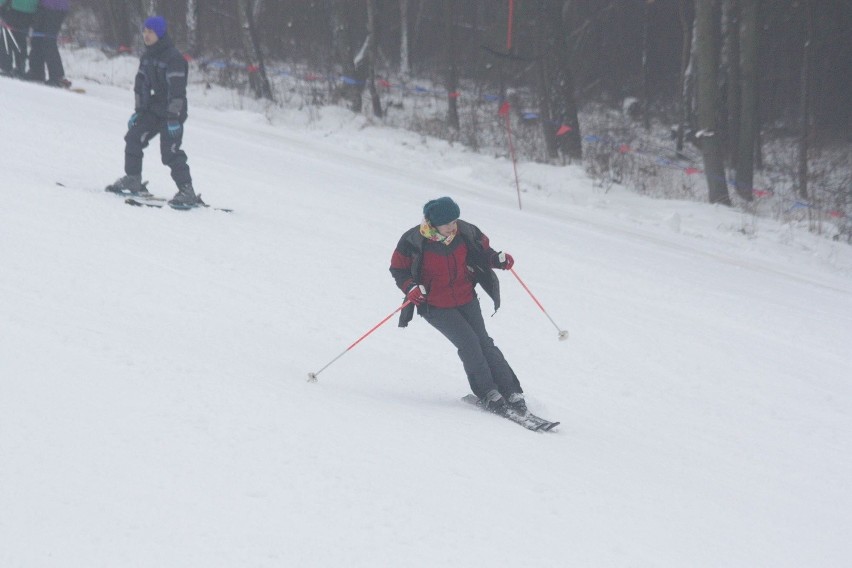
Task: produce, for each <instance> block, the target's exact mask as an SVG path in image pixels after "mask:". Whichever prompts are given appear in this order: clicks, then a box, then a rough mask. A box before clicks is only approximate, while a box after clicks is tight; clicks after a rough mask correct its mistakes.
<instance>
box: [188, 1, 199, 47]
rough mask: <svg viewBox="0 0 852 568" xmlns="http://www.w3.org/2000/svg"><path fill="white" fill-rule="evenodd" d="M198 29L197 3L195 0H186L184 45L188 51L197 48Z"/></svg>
mask: <svg viewBox="0 0 852 568" xmlns="http://www.w3.org/2000/svg"><path fill="white" fill-rule="evenodd" d="M197 30H198V4H197V3H196V0H186V47H187V51H189V53H192V54H195V53H196V52H197V50H198V44H197V43H196V32H197Z"/></svg>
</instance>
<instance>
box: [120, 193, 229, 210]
mask: <svg viewBox="0 0 852 568" xmlns="http://www.w3.org/2000/svg"><path fill="white" fill-rule="evenodd" d="M116 195H118V196H122V197H124V198H125V199H124V202H125V203H127V204H128V205H133V206H134V207H154V208H156V209H161V208H163V207H164V206H166V205H168V206H169V207H171V208H172V209H177V210H178V211H189V210H190V209H196V208H198V207H206V208H208V209H212V210H213V211H224V212H225V213H232V212H233V211H234V210H233V209H226V208H224V207H211V206H210V205H207V204H206V203H204V202H203V201H201V196H200V195H199V196H198V203H193V204H191V205H187V204H182V203H172V202H171V201H169V200H167V199H166V198H165V197H158V196H156V195H133V194H131V193H116Z"/></svg>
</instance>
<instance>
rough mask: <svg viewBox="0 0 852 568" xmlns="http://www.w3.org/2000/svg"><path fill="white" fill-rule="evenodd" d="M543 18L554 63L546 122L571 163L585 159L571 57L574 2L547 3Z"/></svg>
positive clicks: (548, 91)
mask: <svg viewBox="0 0 852 568" xmlns="http://www.w3.org/2000/svg"><path fill="white" fill-rule="evenodd" d="M543 4H544V6H543V8H542V9H543V10H544V12H543V17H544V24H545V29H546V30H547V33H546V35H545V38H544V42H545V50H544V51H545V52H546V53H547V54H548V55H549V58H548V60H549V61H550V62H551V65H552V68H551V65H548V67H547V77H546V81H547V83H548V84H547V87H546V89H545V91H546V93H547V96H548V97H549V100H550V102H549V108H550V111H551V113H552V114H551V123H550V124H549V125H546V127H548V128H552V129H553V130H554V136H555V138H556V147H557V148H558V149H559V151H560V152H561V153H562V155H563V156H567V157H568V160H569V162H570V161H574V160H577V161H579V160H582V159H583V145H582V142H581V137H580V119H579V118H578V117H577V101H576V98H575V94H574V74H573V72H572V70H571V56H570V50H569V47H568V36H569V34H570V33H571V31H572V29H573V25H574V22H573V21H572V20H571V18H570V13H571V4H572V3H571V2H570V1H564V2H559V1H552V2H543Z"/></svg>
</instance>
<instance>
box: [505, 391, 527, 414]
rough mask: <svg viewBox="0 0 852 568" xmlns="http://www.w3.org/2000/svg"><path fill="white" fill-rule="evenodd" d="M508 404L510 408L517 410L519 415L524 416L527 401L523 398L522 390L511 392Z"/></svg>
mask: <svg viewBox="0 0 852 568" xmlns="http://www.w3.org/2000/svg"><path fill="white" fill-rule="evenodd" d="M508 406H509V409H510V410H513V411H515V412H517V413H518V414H520V415H521V416H526V414H527V403H526V401H525V400H524V393H522V392H513V393H512V394H510V395H509V399H508Z"/></svg>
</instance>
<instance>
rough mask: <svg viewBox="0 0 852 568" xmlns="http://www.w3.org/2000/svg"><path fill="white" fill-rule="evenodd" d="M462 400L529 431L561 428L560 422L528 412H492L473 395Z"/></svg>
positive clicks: (510, 410)
mask: <svg viewBox="0 0 852 568" xmlns="http://www.w3.org/2000/svg"><path fill="white" fill-rule="evenodd" d="M462 400H463V401H465V402H467V403H468V404H472V405H474V406H476V407H478V408H479V409H480V410H482V411H483V412H491V413H492V414H496V415H497V416H502V417H503V418H506V419H508V420H511V421H512V422H514V423H515V424H520V425H521V426H523V427H524V428H526V429H527V430H532V431H533V432H550V431H551V430H553V429H554V428H556V427H557V426H559V422H551V421H550V420H545V419H544V418H541V417H540V416H536V415H535V414H533V413H532V412H527V413H526V414H521V413H520V412H517V411H515V410H513V409H511V408H506V409H505V410H504V411H503V412H492V411H490V410H487V409H486V408H485V407H484V406H483V404H482V401H481V400H479V399H478V398H477V397H476V396H474V395H472V394H468V395H465V396H463V397H462Z"/></svg>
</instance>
